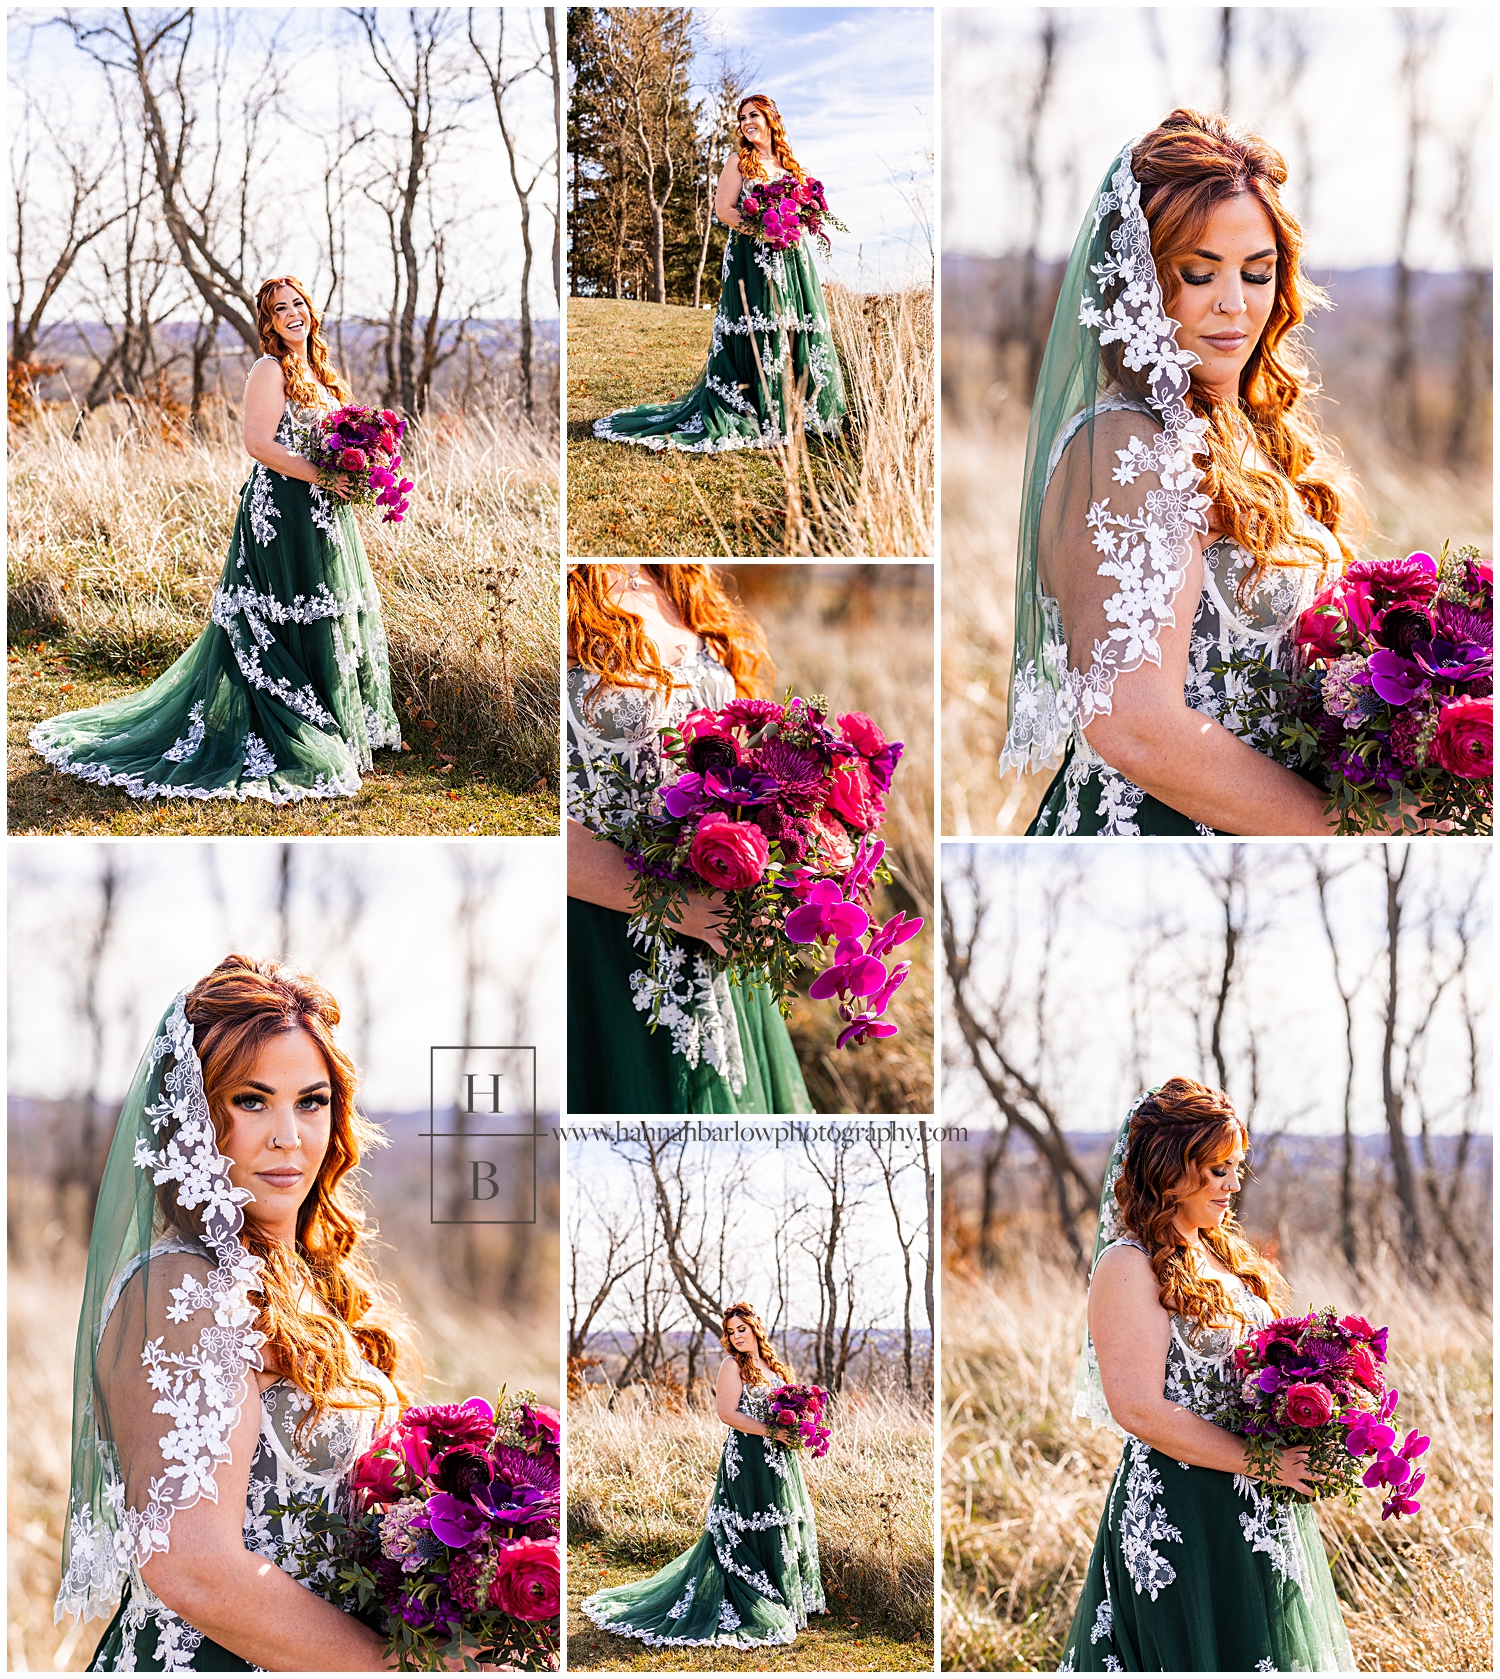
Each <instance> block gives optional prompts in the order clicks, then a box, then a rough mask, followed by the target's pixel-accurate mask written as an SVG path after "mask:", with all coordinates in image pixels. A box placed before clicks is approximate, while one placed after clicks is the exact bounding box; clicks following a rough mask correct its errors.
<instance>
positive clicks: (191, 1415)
mask: <svg viewBox="0 0 1500 1679" xmlns="http://www.w3.org/2000/svg"><path fill="white" fill-rule="evenodd" d="M186 1000H187V993H186V992H185V991H183V992H181V993H179V994H178V997H177V999H176V1001H175V1003H174V1004H173V1006H172V1009H171V1011H170V1012H169V1014H168V1015H167V1017H166V1019H165V1020H164V1022H163V1026H162V1031H161V1033H160V1035H159V1036H158V1037H157V1038H156V1040H155V1043H154V1045H153V1046H152V1051H151V1056H150V1062H151V1066H152V1067H153V1068H154V1067H155V1066H156V1065H157V1064H159V1063H160V1062H161V1061H162V1060H163V1058H164V1057H167V1056H170V1057H171V1058H172V1060H173V1063H174V1064H173V1066H172V1067H171V1068H170V1069H169V1070H168V1071H167V1072H166V1074H165V1075H164V1077H163V1078H162V1080H161V1092H160V1098H159V1100H157V1101H155V1102H150V1103H147V1104H146V1105H145V1106H144V1107H143V1109H142V1111H141V1113H140V1115H139V1117H138V1119H137V1122H136V1136H135V1150H134V1155H133V1158H132V1166H133V1167H134V1169H135V1170H136V1171H139V1172H146V1173H149V1174H150V1176H151V1179H152V1182H153V1184H154V1185H156V1186H158V1187H159V1186H160V1185H162V1184H165V1183H175V1184H176V1186H177V1189H176V1199H177V1205H178V1206H179V1207H180V1208H182V1209H184V1210H189V1211H194V1212H195V1214H196V1221H197V1223H198V1225H199V1227H200V1228H201V1230H202V1232H203V1236H202V1245H203V1248H204V1249H205V1250H207V1255H211V1256H212V1258H213V1259H214V1261H215V1269H214V1270H213V1271H212V1272H210V1273H209V1275H208V1276H207V1277H206V1278H204V1279H202V1280H201V1281H200V1280H198V1279H197V1278H195V1277H193V1276H191V1275H190V1274H186V1273H184V1275H183V1277H182V1281H181V1284H180V1286H178V1287H175V1288H169V1289H168V1293H169V1295H170V1297H171V1301H172V1304H171V1306H170V1307H168V1308H167V1313H166V1315H167V1318H168V1320H169V1321H170V1322H172V1323H174V1324H180V1323H185V1322H187V1320H188V1319H189V1318H192V1317H194V1316H195V1315H196V1314H198V1313H200V1312H207V1313H211V1314H212V1322H210V1323H206V1324H204V1325H203V1326H202V1328H201V1329H200V1330H199V1333H198V1335H197V1338H196V1340H195V1342H194V1343H193V1345H192V1346H191V1347H189V1348H188V1349H187V1350H186V1351H182V1352H169V1351H167V1350H166V1348H165V1346H164V1341H163V1338H161V1337H158V1338H157V1339H156V1340H147V1341H146V1343H145V1345H144V1347H143V1348H142V1350H141V1363H142V1365H143V1367H144V1368H145V1370H146V1373H147V1374H146V1381H147V1383H148V1384H149V1387H150V1389H151V1391H152V1392H154V1393H155V1394H157V1395H158V1398H157V1400H156V1403H155V1405H154V1407H153V1409H154V1410H155V1411H156V1412H158V1413H160V1414H162V1415H163V1416H165V1417H166V1418H169V1419H170V1426H169V1427H168V1428H167V1430H166V1432H164V1433H163V1434H162V1436H161V1437H160V1440H159V1442H158V1445H159V1448H160V1452H161V1458H162V1468H163V1472H162V1473H161V1474H159V1475H153V1476H152V1477H151V1479H150V1483H149V1487H148V1491H147V1497H146V1500H145V1503H144V1506H143V1507H142V1508H139V1509H137V1508H133V1507H128V1506H127V1505H126V1502H125V1499H126V1482H125V1475H124V1472H123V1469H122V1466H121V1464H120V1461H119V1457H118V1453H117V1451H116V1448H115V1444H114V1442H113V1441H112V1440H105V1439H101V1438H100V1436H99V1432H98V1424H97V1419H96V1415H95V1410H94V1404H93V1400H92V1396H91V1397H90V1400H89V1402H88V1408H87V1413H86V1417H85V1434H86V1442H87V1444H86V1449H88V1450H92V1451H93V1452H95V1453H96V1454H97V1457H98V1465H99V1476H98V1484H97V1486H95V1487H94V1488H90V1487H89V1486H88V1484H87V1483H85V1484H83V1485H80V1484H79V1480H78V1476H77V1471H76V1468H75V1478H74V1484H73V1489H72V1494H71V1498H70V1507H69V1522H68V1540H67V1568H66V1572H65V1573H64V1576H63V1580H62V1586H61V1589H60V1591H59V1592H58V1595H57V1602H56V1605H55V1608H54V1612H53V1618H54V1620H59V1621H60V1620H61V1619H62V1617H63V1615H64V1614H72V1615H73V1616H75V1617H77V1618H81V1619H84V1620H89V1619H92V1618H93V1617H95V1616H97V1615H109V1614H112V1613H113V1612H114V1609H115V1607H116V1605H117V1603H118V1602H119V1598H120V1593H121V1589H122V1586H123V1584H124V1581H125V1579H126V1578H127V1576H128V1575H129V1574H130V1573H131V1572H132V1571H133V1570H134V1569H137V1568H139V1567H140V1566H141V1565H142V1564H143V1563H145V1562H146V1561H147V1560H148V1559H149V1558H150V1557H151V1556H152V1555H153V1554H154V1553H156V1552H166V1551H167V1549H168V1548H169V1530H170V1528H171V1522H172V1517H173V1515H174V1514H175V1512H176V1511H178V1510H185V1509H188V1508H190V1507H191V1506H192V1505H194V1504H196V1503H197V1502H198V1500H199V1499H200V1498H205V1497H206V1498H209V1499H215V1500H216V1499H217V1496H218V1489H217V1486H216V1484H215V1481H214V1475H215V1472H216V1471H217V1469H218V1467H219V1465H220V1464H221V1463H224V1462H226V1461H227V1460H228V1458H229V1455H230V1448H229V1439H230V1436H231V1435H232V1434H233V1432H234V1430H235V1428H236V1427H237V1426H238V1424H239V1421H240V1416H241V1408H242V1406H243V1404H244V1401H245V1396H246V1393H247V1390H248V1386H249V1375H250V1371H251V1370H258V1369H260V1368H261V1355H260V1347H261V1346H262V1344H263V1343H264V1341H265V1336H264V1335H263V1334H262V1333H261V1332H260V1331H259V1330H258V1329H256V1328H255V1320H256V1317H257V1312H256V1308H255V1307H254V1306H253V1305H252V1304H251V1301H250V1291H251V1290H252V1289H253V1288H255V1287H256V1286H257V1283H258V1280H259V1277H260V1272H261V1266H262V1262H261V1260H259V1259H258V1258H256V1257H255V1256H254V1255H253V1254H251V1253H249V1252H248V1251H247V1250H246V1248H245V1247H244V1245H243V1244H242V1243H241V1241H240V1239H239V1233H240V1231H241V1229H242V1228H243V1226H244V1217H245V1215H244V1213H243V1211H242V1210H241V1209H242V1207H243V1205H244V1203H245V1202H246V1201H248V1200H250V1198H251V1197H250V1193H249V1191H248V1190H243V1189H235V1188H234V1187H233V1186H232V1185H231V1184H230V1182H229V1176H228V1171H229V1166H230V1162H229V1161H228V1160H227V1159H226V1158H225V1157H224V1156H223V1155H222V1154H221V1153H220V1152H219V1146H218V1139H217V1136H216V1134H215V1131H214V1125H213V1119H212V1117H211V1115H210V1113H209V1106H208V1098H207V1096H206V1095H205V1093H204V1088H203V1069H202V1065H201V1063H200V1062H199V1059H198V1056H197V1052H196V1051H195V1049H194V1047H193V1027H192V1024H191V1023H190V1022H189V1021H188V1019H187V1016H186V1013H185V1003H186ZM169 1126H170V1127H171V1129H170V1131H169V1134H168V1135H167V1136H166V1137H165V1138H163V1137H162V1133H163V1131H164V1130H166V1129H167V1128H168V1127H169ZM148 1127H149V1133H148ZM152 1134H154V1136H155V1138H156V1139H159V1142H158V1144H157V1146H153V1135H152ZM107 1188H109V1185H108V1182H107V1181H106V1186H105V1187H104V1188H101V1192H100V1194H101V1205H102V1203H103V1197H104V1194H105V1191H106V1189H107ZM185 1251H191V1249H190V1248H188V1247H187V1245H186V1244H179V1243H175V1242H173V1241H171V1240H170V1239H169V1240H167V1241H166V1242H160V1241H157V1242H153V1244H152V1246H151V1247H150V1248H149V1249H147V1250H144V1251H142V1252H138V1253H136V1254H134V1255H132V1256H130V1258H129V1259H128V1260H127V1262H126V1263H125V1265H124V1266H122V1267H119V1268H118V1269H117V1270H116V1271H115V1274H114V1275H113V1277H112V1279H111V1288H110V1290H109V1293H108V1295H107V1296H106V1298H105V1302H104V1307H103V1310H102V1312H101V1314H100V1321H99V1323H98V1325H97V1326H96V1329H95V1338H94V1346H93V1353H94V1355H95V1356H97V1353H98V1348H99V1344H100V1341H101V1340H102V1338H103V1335H104V1330H105V1327H106V1325H107V1322H108V1318H109V1314H110V1311H111V1310H112V1309H113V1307H114V1305H115V1303H116V1302H117V1301H118V1299H119V1296H120V1293H121V1291H122V1289H123V1285H124V1283H125V1282H126V1281H128V1280H129V1277H130V1276H131V1275H133V1274H134V1272H135V1271H136V1270H137V1269H139V1267H140V1265H141V1264H142V1263H143V1261H145V1260H146V1259H148V1258H150V1257H151V1256H152V1255H156V1254H160V1255H161V1257H162V1258H163V1259H165V1257H166V1255H167V1254H168V1253H171V1252H185ZM75 1462H76V1459H75Z"/></svg>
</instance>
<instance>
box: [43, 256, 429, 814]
mask: <svg viewBox="0 0 1500 1679" xmlns="http://www.w3.org/2000/svg"><path fill="white" fill-rule="evenodd" d="M255 310H256V323H257V327H258V330H259V332H260V346H261V349H262V350H263V351H264V352H265V354H264V355H263V356H262V357H261V358H260V360H259V361H257V362H256V363H255V365H254V366H253V367H252V368H251V369H250V377H249V380H248V382H247V384H246V386H245V420H244V430H245V448H246V450H247V451H248V452H249V454H250V455H251V456H252V457H253V458H254V460H255V462H256V464H255V466H254V468H253V469H252V470H251V473H250V476H249V478H248V479H247V480H246V481H245V486H244V488H243V490H241V492H240V504H239V513H238V516H237V517H236V519H235V523H234V530H233V533H232V534H231V536H230V539H229V553H228V557H227V558H226V559H225V562H224V571H223V574H222V576H221V577H220V579H219V586H218V588H217V589H216V590H215V591H214V598H213V607H212V612H211V622H210V623H209V625H208V627H207V628H206V629H205V630H204V631H203V634H202V635H200V636H199V637H198V639H197V641H195V642H194V643H193V645H192V646H191V647H190V648H189V649H188V650H187V652H186V653H184V654H183V655H182V657H181V658H180V659H178V660H177V662H176V663H175V664H174V665H173V666H172V667H171V668H170V669H169V670H167V671H166V672H164V673H163V674H162V675H161V676H159V677H158V678H157V679H156V681H155V682H153V683H152V684H151V686H150V687H149V688H147V689H145V690H144V691H143V692H142V693H139V694H131V695H129V696H128V697H127V698H125V699H119V700H111V701H109V702H108V703H107V704H105V705H99V706H95V707H93V708H92V709H91V710H88V711H74V712H69V713H67V714H66V715H64V716H61V717H53V718H50V719H49V720H47V721H46V722H43V723H38V724H37V726H36V727H35V728H34V729H33V730H32V732H31V744H32V746H33V748H34V749H35V750H36V751H37V752H39V753H40V754H41V755H42V757H44V758H45V759H46V760H47V762H48V763H49V764H51V765H52V766H53V768H54V769H58V770H61V771H63V772H64V773H65V774H67V775H76V776H79V777H80V778H81V779H82V780H84V781H92V782H96V783H97V784H98V785H99V786H101V787H122V788H124V790H125V791H126V792H127V793H128V794H129V795H130V797H131V798H133V799H157V798H171V799H241V800H243V799H265V800H268V801H269V802H270V803H271V804H287V803H289V802H292V801H295V800H299V799H306V798H333V797H336V796H337V795H340V794H352V793H357V792H358V791H359V788H360V775H361V772H363V771H366V770H368V769H369V768H370V767H371V762H372V760H371V754H372V753H373V752H378V751H380V750H381V748H383V747H399V746H400V744H401V728H400V725H399V724H398V722H397V721H396V713H395V710H394V708H393V706H392V703H391V678H390V666H389V660H388V657H387V654H386V641H385V630H384V627H383V625H382V623H381V617H380V596H379V594H378V593H377V592H376V588H375V579H374V577H373V576H372V575H371V572H370V564H369V561H368V560H367V559H366V558H365V551H364V547H363V546H362V544H361V542H360V539H359V530H358V527H357V526H356V525H355V522H354V515H353V513H352V511H351V510H350V509H349V508H347V507H344V506H342V505H340V503H341V502H342V501H343V500H344V499H345V498H347V495H348V482H347V480H346V479H345V477H344V476H343V474H341V473H338V474H333V475H332V476H331V477H330V478H329V479H328V481H327V482H326V483H325V482H324V481H323V480H322V479H320V477H319V472H318V468H317V467H315V466H314V465H313V464H312V462H311V461H309V460H307V459H306V458H305V457H304V455H303V454H302V453H301V452H300V451H301V450H303V449H305V448H306V446H307V445H306V441H305V440H306V438H307V436H308V434H309V431H310V429H311V427H312V426H313V425H314V423H315V422H316V421H318V420H319V419H320V418H321V417H322V416H323V415H324V414H325V413H327V412H329V411H330V410H331V409H333V408H335V407H338V406H339V405H340V404H342V403H346V402H348V401H349V399H350V393H349V387H348V385H346V384H345V382H344V380H343V379H342V378H341V377H340V375H339V374H338V372H337V371H336V370H335V369H334V367H333V366H332V364H331V363H330V361H329V359H328V349H327V346H326V345H325V344H324V342H323V339H322V336H321V334H320V332H319V326H320V319H319V315H318V312H317V310H316V309H314V308H313V306H312V302H311V300H310V299H309V297H308V295H307V289H306V287H305V286H303V284H302V282H301V281H300V280H297V279H296V278H294V277H293V276H292V275H290V274H283V275H280V276H278V277H277V278H276V279H273V280H267V281H266V283H265V284H264V285H263V286H262V287H261V288H260V291H259V292H258V293H257V294H256V300H255ZM325 492H328V493H325ZM330 495H331V497H332V499H330Z"/></svg>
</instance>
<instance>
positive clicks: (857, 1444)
mask: <svg viewBox="0 0 1500 1679" xmlns="http://www.w3.org/2000/svg"><path fill="white" fill-rule="evenodd" d="M629 1398H633V1395H631V1394H629V1393H627V1395H624V1396H622V1397H621V1398H620V1400H619V1401H617V1405H616V1409H614V1410H610V1409H608V1407H607V1405H606V1404H605V1403H604V1402H602V1401H601V1400H597V1399H594V1398H592V1397H590V1398H589V1399H587V1400H584V1401H581V1402H578V1403H576V1404H572V1405H570V1407H569V1412H568V1546H569V1569H568V1598H569V1614H568V1665H569V1667H570V1669H573V1670H576V1671H594V1670H597V1669H601V1668H609V1669H630V1670H633V1671H641V1670H646V1669H651V1670H662V1669H730V1668H734V1669H743V1670H745V1671H751V1672H753V1671H777V1670H787V1671H801V1672H807V1671H832V1672H891V1671H906V1670H912V1671H925V1670H928V1669H930V1667H931V1665H932V1497H931V1488H932V1422H931V1415H930V1413H929V1412H928V1410H927V1409H926V1408H925V1407H924V1406H920V1405H913V1404H911V1403H910V1402H909V1401H907V1400H906V1399H905V1398H904V1397H900V1396H891V1397H886V1396H882V1395H876V1394H853V1395H850V1396H848V1397H847V1398H846V1399H845V1400H844V1401H843V1402H842V1403H841V1404H840V1406H839V1408H838V1411H837V1413H836V1415H835V1417H834V1419H833V1425H832V1426H833V1442H832V1445H831V1446H830V1448H829V1451H828V1455H827V1456H826V1457H824V1458H820V1459H816V1460H812V1461H809V1463H808V1464H807V1466H806V1472H807V1478H808V1486H809V1489H810V1491H811V1493H812V1500H813V1506H814V1509H815V1510H816V1512H817V1523H818V1551H819V1556H820V1559H821V1563H822V1571H823V1585H824V1589H825V1591H826V1592H827V1595H828V1603H829V1613H828V1615H827V1616H824V1617H819V1618H815V1619H814V1621H813V1622H812V1624H811V1625H810V1626H809V1628H808V1630H807V1632H806V1633H804V1634H803V1635H802V1636H801V1637H799V1638H798V1640H797V1642H796V1644H795V1645H793V1646H791V1647H790V1648H789V1649H787V1650H771V1651H762V1650H751V1651H745V1652H742V1653H737V1652H729V1651H718V1650H711V1651H703V1652H700V1651H691V1650H664V1651H661V1652H654V1651H650V1650H648V1649H647V1648H646V1647H645V1646H643V1645H641V1644H639V1643H637V1642H636V1641H635V1640H633V1639H632V1640H626V1639H620V1638H615V1637H611V1636H610V1635H609V1634H608V1633H602V1632H600V1631H599V1630H598V1629H597V1628H596V1627H594V1626H593V1625H592V1623H591V1622H589V1621H587V1620H585V1619H584V1618H583V1617H582V1616H581V1615H580V1614H579V1613H578V1609H577V1605H578V1602H579V1600H580V1599H581V1598H582V1597H584V1596H586V1595H587V1594H588V1592H590V1591H594V1590H597V1589H598V1587H599V1586H601V1585H604V1584H611V1585H615V1584H620V1583H622V1582H624V1581H626V1580H638V1579H644V1578H645V1576H646V1575H648V1574H650V1573H652V1572H654V1571H655V1570H656V1569H657V1568H660V1567H661V1566H662V1564H663V1563H666V1562H669V1561H671V1559H672V1558H673V1557H674V1556H676V1555H678V1553H679V1552H681V1551H685V1550H686V1549H687V1548H688V1547H689V1546H690V1545H692V1544H693V1543H694V1542H695V1541H696V1540H697V1539H698V1537H699V1536H700V1534H701V1533H702V1531H703V1516H704V1511H705V1510H706V1508H707V1505H708V1498H709V1494H710V1493H711V1492H712V1490H713V1485H714V1477H715V1474H716V1473H717V1470H718V1462H719V1453H720V1451H721V1450H722V1447H723V1443H724V1434H725V1429H724V1425H723V1424H722V1423H721V1422H720V1421H719V1420H718V1418H717V1417H716V1416H715V1415H714V1414H713V1413H712V1411H711V1410H709V1409H707V1408H706V1407H701V1406H696V1405H695V1406H691V1407H689V1408H687V1409H685V1410H681V1411H671V1410H667V1409H665V1408H655V1407H650V1406H637V1405H635V1404H633V1403H627V1399H629Z"/></svg>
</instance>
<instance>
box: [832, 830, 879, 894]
mask: <svg viewBox="0 0 1500 1679" xmlns="http://www.w3.org/2000/svg"><path fill="white" fill-rule="evenodd" d="M884 856H885V841H884V840H883V839H871V838H870V837H869V836H868V835H864V836H862V837H861V839H860V842H859V845H858V846H857V847H856V848H855V852H854V862H853V863H852V864H851V865H850V867H849V870H848V872H847V873H846V874H845V876H844V879H843V883H842V884H843V888H844V890H845V891H846V892H863V891H864V889H865V888H866V887H867V886H869V885H870V883H871V882H872V881H873V880H874V879H875V870H876V869H877V868H878V867H879V866H880V859H881V858H882V857H884Z"/></svg>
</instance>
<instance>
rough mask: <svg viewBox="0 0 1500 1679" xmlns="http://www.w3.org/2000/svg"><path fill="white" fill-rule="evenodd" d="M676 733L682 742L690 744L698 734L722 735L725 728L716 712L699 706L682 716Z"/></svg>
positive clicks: (686, 744) (685, 744)
mask: <svg viewBox="0 0 1500 1679" xmlns="http://www.w3.org/2000/svg"><path fill="white" fill-rule="evenodd" d="M678 733H679V734H680V735H681V736H682V744H683V745H684V746H691V745H692V743H693V742H694V741H695V740H697V739H698V737H699V736H700V735H722V734H724V733H726V730H725V728H724V725H723V724H722V723H721V722H720V721H719V714H718V712H716V711H709V710H708V709H707V707H702V706H700V707H699V709H698V710H697V711H690V712H689V713H688V714H687V716H686V717H684V718H683V720H682V724H681V727H680V728H679V729H678Z"/></svg>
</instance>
